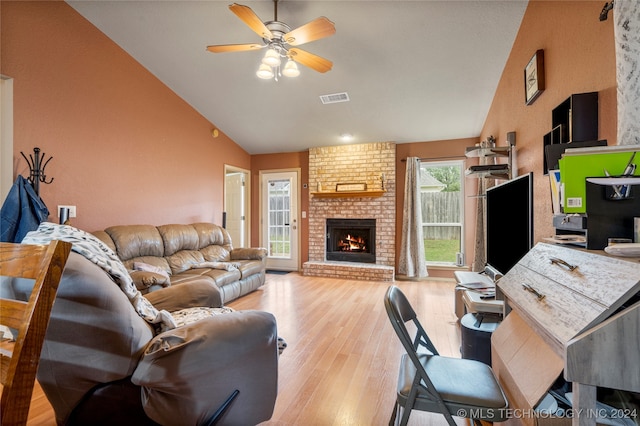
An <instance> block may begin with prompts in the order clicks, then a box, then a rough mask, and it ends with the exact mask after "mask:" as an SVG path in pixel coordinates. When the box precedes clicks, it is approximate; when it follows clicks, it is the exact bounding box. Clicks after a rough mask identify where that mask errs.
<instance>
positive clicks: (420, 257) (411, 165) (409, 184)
mask: <svg viewBox="0 0 640 426" xmlns="http://www.w3.org/2000/svg"><path fill="white" fill-rule="evenodd" d="M404 188H405V194H404V208H403V210H402V217H403V220H402V241H401V243H400V260H399V263H398V273H399V274H400V275H404V276H406V277H407V278H424V277H427V276H429V273H428V272H427V261H426V259H425V255H424V238H423V236H422V208H421V205H422V203H421V200H420V160H419V159H418V158H417V157H409V158H407V174H406V176H405V180H404Z"/></svg>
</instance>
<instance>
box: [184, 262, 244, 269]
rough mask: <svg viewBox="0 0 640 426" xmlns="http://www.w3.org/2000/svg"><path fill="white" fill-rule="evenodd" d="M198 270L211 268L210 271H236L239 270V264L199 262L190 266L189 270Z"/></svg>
mask: <svg viewBox="0 0 640 426" xmlns="http://www.w3.org/2000/svg"><path fill="white" fill-rule="evenodd" d="M198 268H211V269H222V270H225V271H237V270H238V268H240V264H239V263H238V262H201V263H194V264H193V265H191V269H198Z"/></svg>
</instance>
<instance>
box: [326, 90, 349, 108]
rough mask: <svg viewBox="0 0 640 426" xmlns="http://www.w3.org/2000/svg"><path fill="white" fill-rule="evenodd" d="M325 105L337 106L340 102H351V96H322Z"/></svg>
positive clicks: (337, 94)
mask: <svg viewBox="0 0 640 426" xmlns="http://www.w3.org/2000/svg"><path fill="white" fill-rule="evenodd" d="M320 100H321V101H322V103H323V104H325V105H326V104H335V103H338V102H349V94H348V93H347V92H342V93H332V94H330V95H320Z"/></svg>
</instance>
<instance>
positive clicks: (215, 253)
mask: <svg viewBox="0 0 640 426" xmlns="http://www.w3.org/2000/svg"><path fill="white" fill-rule="evenodd" d="M200 253H202V255H203V256H204V259H205V260H206V261H207V262H228V261H229V260H231V256H230V255H229V253H230V252H229V250H228V249H226V248H225V247H224V246H218V245H211V246H208V247H204V248H202V249H200Z"/></svg>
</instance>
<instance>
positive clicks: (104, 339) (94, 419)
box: [13, 252, 278, 426]
mask: <svg viewBox="0 0 640 426" xmlns="http://www.w3.org/2000/svg"><path fill="white" fill-rule="evenodd" d="M13 286H14V291H16V292H17V293H20V292H24V293H27V292H28V291H29V288H28V287H29V283H27V282H14V284H13ZM176 287H177V288H179V287H180V286H176ZM170 288H171V287H170ZM170 288H169V289H170ZM169 289H167V290H169ZM188 293H189V292H184V291H180V292H175V293H174V295H173V296H174V297H173V298H172V300H171V302H170V303H168V304H166V305H163V304H162V303H161V302H160V303H155V307H156V308H158V309H166V308H169V310H171V307H173V306H176V305H179V306H181V307H189V306H198V303H197V302H196V304H195V305H194V301H193V300H192V297H191V296H190V295H189V294H188ZM277 376H278V348H277V329H276V321H275V318H274V317H273V315H272V314H270V313H267V312H260V311H235V312H231V313H225V314H221V315H215V316H211V317H209V318H206V319H202V320H199V321H197V322H194V323H192V324H189V325H185V326H181V327H178V328H175V329H172V330H169V331H165V332H162V333H159V334H157V335H154V330H153V328H152V327H151V325H150V324H149V323H148V322H147V321H145V320H144V319H143V318H142V317H140V316H139V315H138V313H137V312H136V311H135V309H134V308H133V306H132V304H131V303H130V301H129V300H128V298H127V296H126V295H125V294H124V293H123V292H122V291H121V290H120V288H119V287H118V285H116V284H115V283H114V282H113V281H112V280H111V278H110V276H109V275H108V274H107V273H106V272H104V270H103V269H101V268H100V267H98V266H96V265H95V264H94V263H92V262H91V261H89V260H87V259H86V258H85V257H83V256H81V255H79V254H77V253H75V252H72V253H71V254H70V256H69V259H68V262H67V265H66V268H65V271H64V274H63V277H62V280H61V282H60V287H59V290H58V296H57V298H56V302H55V305H54V307H53V311H52V315H51V322H50V324H49V328H48V330H47V335H46V338H45V343H44V347H43V350H42V356H41V361H40V367H39V369H38V381H39V383H40V385H41V386H42V389H43V390H44V393H45V394H46V396H47V398H48V400H49V402H50V403H51V405H52V406H53V409H54V411H55V415H56V421H57V423H58V424H60V425H70V424H76V425H86V424H91V425H113V424H135V425H144V424H156V423H157V424H163V425H181V426H182V425H204V424H212V423H214V422H216V421H217V422H218V424H221V425H222V424H229V425H252V424H257V423H260V422H262V421H265V420H268V419H269V418H270V417H271V415H272V413H273V407H274V404H275V400H276V395H277ZM236 394H237V395H236ZM232 395H236V396H235V398H231V401H230V404H229V407H228V409H227V410H226V411H224V412H223V413H222V415H220V416H219V417H216V412H218V410H219V409H220V408H221V407H223V406H224V404H225V401H228V400H229V399H230V396H232Z"/></svg>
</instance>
